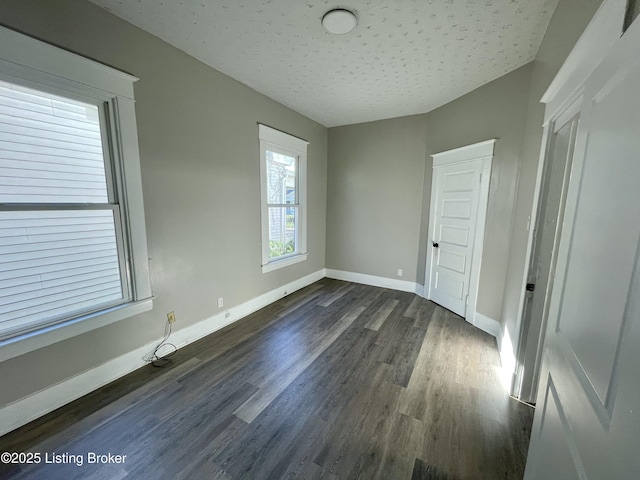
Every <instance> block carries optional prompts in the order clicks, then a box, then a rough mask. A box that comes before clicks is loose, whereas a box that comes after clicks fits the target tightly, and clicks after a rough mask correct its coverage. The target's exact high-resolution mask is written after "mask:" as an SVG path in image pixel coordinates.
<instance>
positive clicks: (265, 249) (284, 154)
mask: <svg viewBox="0 0 640 480" xmlns="http://www.w3.org/2000/svg"><path fill="white" fill-rule="evenodd" d="M259 134H260V178H261V194H262V195H261V197H262V212H261V213H262V215H261V216H262V270H263V272H269V271H272V270H275V269H277V268H281V267H285V266H287V265H291V264H293V263H297V262H300V261H303V260H306V258H307V246H306V213H307V210H306V208H307V205H306V166H307V164H306V162H307V142H306V141H304V140H300V139H299V138H296V137H293V136H291V135H288V134H286V133H283V132H280V131H278V130H274V129H273V128H270V127H267V126H265V125H260V126H259Z"/></svg>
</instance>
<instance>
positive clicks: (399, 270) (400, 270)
mask: <svg viewBox="0 0 640 480" xmlns="http://www.w3.org/2000/svg"><path fill="white" fill-rule="evenodd" d="M398 276H399V277H401V276H402V269H401V268H399V269H398Z"/></svg>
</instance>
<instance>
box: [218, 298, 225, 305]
mask: <svg viewBox="0 0 640 480" xmlns="http://www.w3.org/2000/svg"><path fill="white" fill-rule="evenodd" d="M223 306H224V298H222V297H220V298H219V299H218V308H222V307H223Z"/></svg>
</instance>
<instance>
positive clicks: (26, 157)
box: [0, 27, 152, 361]
mask: <svg viewBox="0 0 640 480" xmlns="http://www.w3.org/2000/svg"><path fill="white" fill-rule="evenodd" d="M0 44H1V45H3V48H2V49H1V50H0V361H2V360H4V359H6V358H11V357H12V356H16V355H20V354H22V353H25V352H27V351H30V350H33V349H35V348H40V347H42V346H45V345H47V344H50V343H53V342H56V341H60V340H62V339H64V338H69V337H70V336H73V335H78V334H80V333H84V332H86V331H89V330H92V329H94V328H98V327H100V326H104V325H106V324H109V323H113V322H115V321H118V320H122V319H124V318H127V317H130V316H132V315H134V314H136V313H140V312H142V311H146V310H149V309H151V306H152V301H151V286H150V280H149V270H148V259H147V249H146V233H145V226H144V210H143V205H142V188H141V179H140V165H139V157H138V144H137V132H136V125H135V113H134V101H133V82H134V81H135V80H136V79H135V78H134V77H131V76H130V75H128V74H125V73H122V72H119V71H117V70H114V69H111V68H110V67H106V66H104V65H101V64H98V63H95V62H92V61H90V60H87V59H85V58H82V57H79V56H77V55H75V54H72V53H70V52H66V51H64V50H60V49H58V48H56V47H54V46H51V45H47V44H45V43H43V42H40V41H38V40H35V39H32V38H30V37H27V36H25V35H22V34H19V33H17V32H13V31H11V30H8V29H5V28H3V27H0Z"/></svg>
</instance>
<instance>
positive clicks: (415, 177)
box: [327, 115, 426, 282]
mask: <svg viewBox="0 0 640 480" xmlns="http://www.w3.org/2000/svg"><path fill="white" fill-rule="evenodd" d="M425 131H426V118H425V116H424V115H414V116H409V117H401V118H394V119H391V120H381V121H378V122H370V123H361V124H356V125H349V126H344V127H336V128H331V129H329V159H330V160H329V168H328V189H327V194H328V199H327V268H331V269H337V270H344V271H348V272H356V273H365V274H369V275H376V276H380V277H389V278H396V279H400V280H408V281H411V282H415V281H416V272H417V269H416V266H417V265H416V258H417V257H418V249H419V246H418V240H419V238H418V237H419V232H420V212H421V209H422V185H423V182H422V180H423V175H424V168H425ZM399 268H401V269H402V270H403V276H402V277H401V278H399V277H398V276H397V273H398V269H399Z"/></svg>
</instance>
